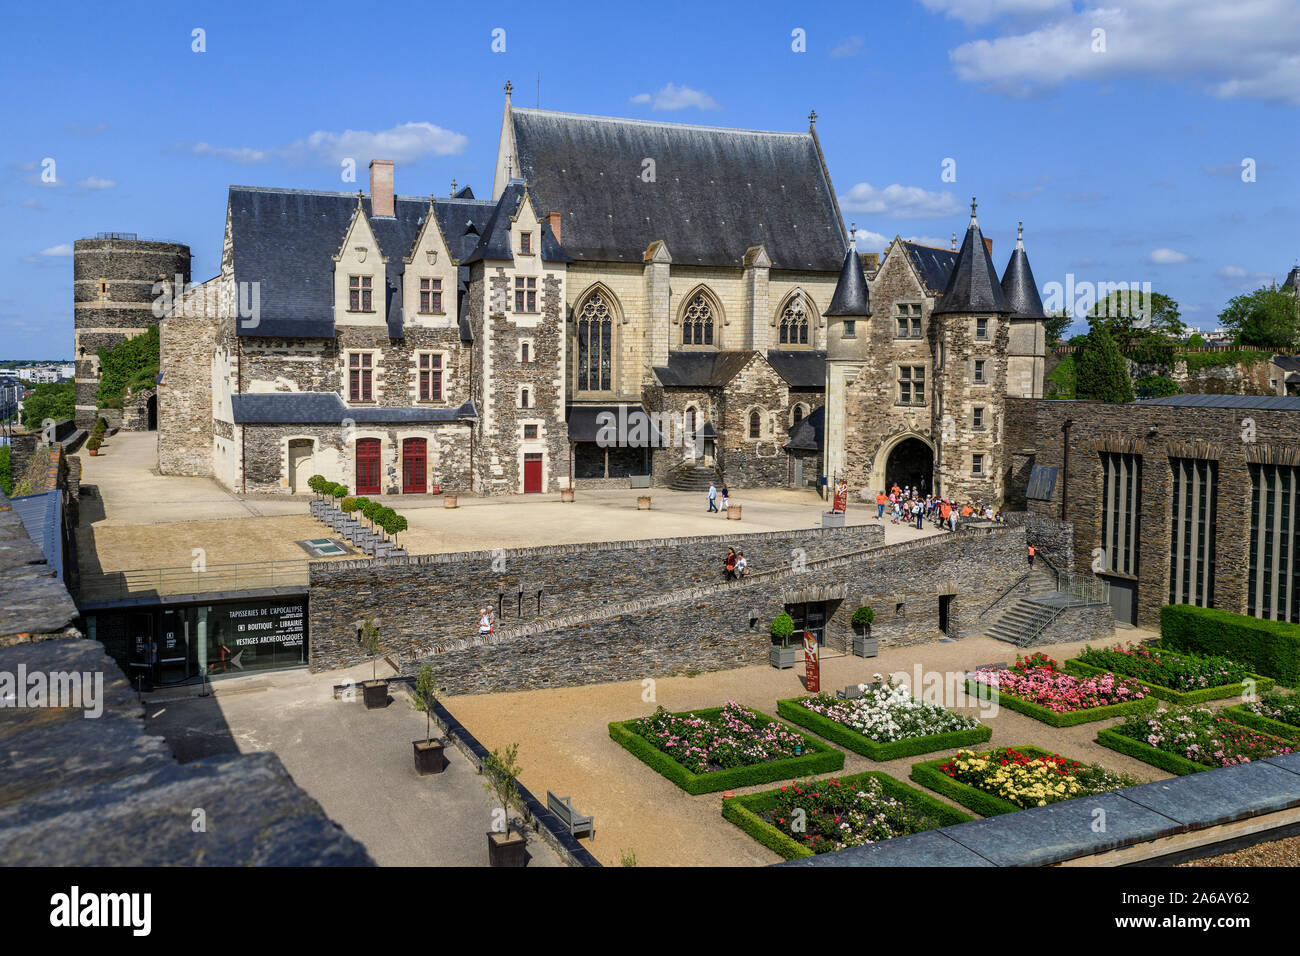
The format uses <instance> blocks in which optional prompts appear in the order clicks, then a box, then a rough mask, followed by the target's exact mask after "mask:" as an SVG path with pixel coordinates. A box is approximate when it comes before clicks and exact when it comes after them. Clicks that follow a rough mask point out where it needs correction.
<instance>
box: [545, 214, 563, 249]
mask: <svg viewBox="0 0 1300 956" xmlns="http://www.w3.org/2000/svg"><path fill="white" fill-rule="evenodd" d="M563 220H564V217H563V216H562V215H561V214H560V213H558V212H548V213H547V214H546V224H547V225H548V226H550V227H551V235H553V236H554V237H555V241H556V243H560V242H562V240H561V239H560V223H561V222H562V221H563Z"/></svg>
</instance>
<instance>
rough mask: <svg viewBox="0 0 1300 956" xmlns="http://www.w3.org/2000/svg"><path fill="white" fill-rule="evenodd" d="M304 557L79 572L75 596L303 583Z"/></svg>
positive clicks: (105, 597)
mask: <svg viewBox="0 0 1300 956" xmlns="http://www.w3.org/2000/svg"><path fill="white" fill-rule="evenodd" d="M309 563H310V562H308V561H306V560H293V561H255V562H247V563H242V564H209V565H207V566H206V567H205V568H204V569H203V570H195V569H194V568H193V567H185V568H149V569H144V570H136V571H109V572H105V573H94V572H92V573H83V574H82V575H81V580H80V587H79V588H78V591H77V596H78V599H79V600H80V601H82V602H83V603H90V602H97V601H121V600H125V599H127V598H133V597H144V596H146V595H154V594H204V593H208V592H213V591H250V590H254V589H258V588H280V587H306V586H307V583H308V571H307V566H308V564H309Z"/></svg>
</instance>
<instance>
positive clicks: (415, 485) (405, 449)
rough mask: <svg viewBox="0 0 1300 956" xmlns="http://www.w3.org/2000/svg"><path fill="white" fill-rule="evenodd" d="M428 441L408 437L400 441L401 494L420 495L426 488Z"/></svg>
mask: <svg viewBox="0 0 1300 956" xmlns="http://www.w3.org/2000/svg"><path fill="white" fill-rule="evenodd" d="M427 448H428V442H427V441H425V439H423V438H408V439H406V440H405V441H404V442H402V494H404V495H422V494H424V493H425V491H426V490H427V488H428V480H427V478H426V475H427V473H428V468H427V463H428V458H427Z"/></svg>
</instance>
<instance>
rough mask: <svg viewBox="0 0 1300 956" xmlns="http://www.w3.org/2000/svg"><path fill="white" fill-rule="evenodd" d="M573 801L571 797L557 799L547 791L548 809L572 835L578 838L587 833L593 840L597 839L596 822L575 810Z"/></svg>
mask: <svg viewBox="0 0 1300 956" xmlns="http://www.w3.org/2000/svg"><path fill="white" fill-rule="evenodd" d="M571 800H572V798H571V797H557V796H556V795H555V794H553V793H551V791H549V790H547V791H546V809H548V810H550V811H551V812H552V813H554V814H555V815H556V816H557V817H559V818H560V822H561V823H563V824H564V825H565V826H566V827H567V828H568V830H569V833H570V834H572V835H573V836H574V837H575V838H576V837H578V836H579V835H580V834H583V833H586V834H587V835H588V836H590V837H591V838H592V839H593V840H594V839H596V823H595V821H594V820H592V818H591V817H584V816H583V815H582V814H581V813H579V812H578V811H577V810H575V809H573V804H572V802H571Z"/></svg>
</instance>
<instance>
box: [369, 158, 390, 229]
mask: <svg viewBox="0 0 1300 956" xmlns="http://www.w3.org/2000/svg"><path fill="white" fill-rule="evenodd" d="M394 212H395V208H394V205H393V161H392V160H391V159H372V160H371V161H370V214H371V215H372V216H390V217H391V216H392V215H393V214H394Z"/></svg>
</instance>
